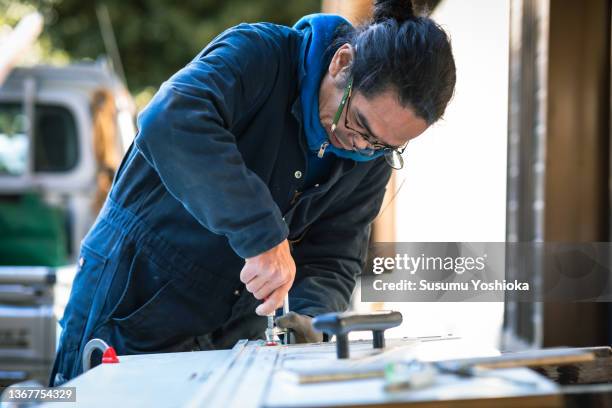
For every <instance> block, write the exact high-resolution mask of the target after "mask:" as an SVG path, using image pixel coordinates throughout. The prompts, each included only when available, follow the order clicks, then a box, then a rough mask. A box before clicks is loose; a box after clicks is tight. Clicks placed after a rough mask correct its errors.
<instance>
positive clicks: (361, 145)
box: [351, 132, 370, 150]
mask: <svg viewBox="0 0 612 408" xmlns="http://www.w3.org/2000/svg"><path fill="white" fill-rule="evenodd" d="M351 137H352V141H353V146H355V148H357V149H359V150H364V149H367V148H369V147H370V144H369V143H368V142H367V141H366V140H365V139H364V138H363V137H361V136H359V135H358V134H357V133H355V132H351Z"/></svg>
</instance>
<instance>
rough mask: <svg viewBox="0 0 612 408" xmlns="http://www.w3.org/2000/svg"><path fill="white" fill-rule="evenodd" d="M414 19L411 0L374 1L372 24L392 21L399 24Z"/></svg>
mask: <svg viewBox="0 0 612 408" xmlns="http://www.w3.org/2000/svg"><path fill="white" fill-rule="evenodd" d="M414 18H415V14H414V7H413V5H412V1H411V0H376V1H375V2H374V13H373V21H374V23H380V22H383V21H385V20H389V19H393V20H396V21H397V22H398V23H399V24H401V23H403V22H404V21H406V20H413V19H414Z"/></svg>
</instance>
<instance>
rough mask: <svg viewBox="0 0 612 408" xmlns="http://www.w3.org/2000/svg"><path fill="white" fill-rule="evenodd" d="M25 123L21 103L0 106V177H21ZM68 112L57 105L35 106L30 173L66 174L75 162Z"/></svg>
mask: <svg viewBox="0 0 612 408" xmlns="http://www.w3.org/2000/svg"><path fill="white" fill-rule="evenodd" d="M26 122H27V120H26V116H25V114H24V111H23V105H21V104H0V174H8V175H16V176H18V175H22V174H24V173H25V172H26V171H27V158H28V155H29V154H30V153H29V147H28V137H27V123H26ZM78 147H79V146H78V137H77V129H76V122H75V119H74V117H73V116H72V113H71V112H70V111H69V110H68V109H67V108H65V107H62V106H57V105H42V104H40V105H36V107H35V127H34V149H33V150H34V172H45V173H49V172H50V173H57V172H66V171H69V170H71V169H72V168H73V167H74V166H76V164H77V162H78Z"/></svg>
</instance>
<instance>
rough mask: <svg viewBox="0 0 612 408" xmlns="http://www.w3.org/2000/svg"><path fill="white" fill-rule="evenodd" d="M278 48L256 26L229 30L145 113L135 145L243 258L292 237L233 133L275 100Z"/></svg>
mask: <svg viewBox="0 0 612 408" xmlns="http://www.w3.org/2000/svg"><path fill="white" fill-rule="evenodd" d="M278 47H279V45H278V44H277V43H276V42H275V40H274V39H273V38H271V36H270V34H269V33H264V32H262V31H261V30H259V29H255V28H253V26H250V25H240V26H238V27H235V28H233V29H230V30H228V31H226V32H225V33H223V34H221V35H220V36H219V37H217V38H216V39H215V40H214V41H213V42H212V43H211V44H210V45H209V46H208V47H207V48H206V49H204V51H202V53H200V54H199V55H198V56H197V57H196V58H195V59H194V60H193V61H191V62H190V63H189V64H188V65H187V66H186V67H184V68H183V69H181V70H180V71H178V72H177V73H176V74H175V75H173V76H172V77H171V78H170V79H169V80H168V81H166V82H165V83H164V84H163V85H162V86H161V88H160V89H159V91H158V92H157V94H156V95H155V96H154V98H153V99H152V101H151V102H150V104H149V105H148V106H147V107H146V108H145V110H143V112H142V113H141V114H140V115H139V117H138V130H139V132H138V135H137V137H136V140H135V143H136V145H137V147H138V149H139V150H140V151H141V152H142V154H143V155H144V157H145V158H146V160H147V161H148V163H149V164H150V165H151V166H152V167H153V168H154V169H155V171H156V172H157V173H158V174H159V176H160V178H161V181H162V183H163V184H164V186H165V187H166V189H167V190H168V191H169V192H170V193H171V194H172V195H173V196H174V197H175V198H176V199H177V200H178V201H180V202H181V203H182V204H183V206H184V207H185V208H186V209H187V211H189V213H191V215H193V216H194V217H195V218H196V219H197V220H198V222H199V223H200V224H201V225H203V226H204V227H205V228H207V229H209V230H210V231H212V232H214V233H216V234H220V235H224V236H226V237H227V238H228V240H229V244H230V245H231V247H232V248H233V250H234V251H235V252H236V253H237V254H238V255H239V256H241V257H243V258H249V257H252V256H255V255H258V254H260V253H262V252H264V251H266V250H268V249H270V248H272V247H274V246H275V245H277V244H279V243H280V242H282V241H283V240H284V239H285V238H286V237H287V235H288V228H287V225H286V224H285V221H284V220H283V217H282V214H281V211H280V209H279V208H278V206H277V205H276V203H275V202H274V200H273V199H272V195H271V194H270V191H269V189H268V187H267V185H266V184H265V183H264V182H263V181H262V180H261V179H260V178H259V177H258V176H257V175H256V174H255V173H253V172H252V171H251V170H249V169H248V168H247V167H246V165H245V163H244V161H243V158H242V155H241V153H240V152H239V150H238V148H237V145H236V137H235V135H234V134H232V132H231V131H230V129H232V126H233V125H234V124H236V122H237V121H239V120H241V119H243V118H245V117H246V116H247V115H252V114H253V113H254V112H256V111H257V109H258V108H259V107H260V106H261V105H262V104H263V102H264V101H265V99H266V98H267V97H268V95H269V93H270V91H271V89H272V87H273V85H274V80H275V77H276V71H277V70H278V69H279V60H280V57H279V52H280V51H279V50H278ZM262 61H265V63H262Z"/></svg>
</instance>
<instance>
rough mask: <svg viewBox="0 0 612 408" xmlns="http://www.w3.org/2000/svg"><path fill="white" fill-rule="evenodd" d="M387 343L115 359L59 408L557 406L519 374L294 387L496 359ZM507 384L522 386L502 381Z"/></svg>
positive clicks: (448, 344) (543, 385)
mask: <svg viewBox="0 0 612 408" xmlns="http://www.w3.org/2000/svg"><path fill="white" fill-rule="evenodd" d="M387 343H388V344H387V345H388V348H387V351H386V352H385V353H383V354H380V353H379V352H378V351H373V349H372V344H371V342H370V341H356V342H351V345H350V353H351V359H350V360H337V359H336V352H335V343H315V344H307V345H290V346H276V347H266V346H263V343H262V342H247V341H244V340H243V341H240V342H239V343H237V344H236V346H235V347H234V348H233V349H232V350H222V351H199V352H187V353H169V354H149V355H139V356H120V357H119V359H120V363H119V364H102V365H100V366H98V367H95V368H93V369H92V370H90V371H88V372H87V373H85V374H83V375H81V376H79V377H77V378H75V379H73V380H72V381H69V382H68V383H66V384H65V386H72V387H76V398H77V402H76V403H62V407H65V408H68V407H88V408H89V407H105V408H106V407H123V406H129V407H208V406H211V407H221V406H222V407H234V406H235V407H240V408H244V407H254V408H255V407H270V408H272V407H323V406H326V407H328V406H343V407H347V406H367V405H376V406H390V405H392V406H398V405H408V406H413V405H414V404H415V403H416V404H417V405H419V406H423V405H421V404H423V403H426V404H425V405H427V406H430V405H428V404H429V403H430V402H438V403H448V402H449V401H454V400H463V401H464V402H465V403H466V404H467V405H463V406H471V405H472V404H471V403H473V402H474V400H478V401H483V402H484V406H487V401H488V402H489V403H494V404H495V406H496V407H498V408H499V407H502V406H512V405H511V402H512V401H513V398H512V397H518V396H526V395H527V396H528V398H527V399H525V400H524V401H523V402H522V403H521V405H520V406H534V407H535V406H538V407H544V406H550V407H553V406H558V402H559V399H558V390H557V387H556V386H555V384H554V383H552V382H550V381H548V380H546V379H544V378H543V377H541V376H539V375H537V374H536V373H534V372H532V371H530V370H528V369H523V368H518V369H507V370H496V373H497V374H496V378H462V379H458V378H457V377H455V376H454V375H449V374H447V375H439V376H438V377H436V380H435V382H434V383H433V384H432V385H431V386H430V387H427V388H424V389H421V390H409V391H401V392H387V391H385V390H384V379H382V378H372V379H360V380H350V381H341V382H327V383H315V384H300V383H299V382H298V381H297V380H296V378H297V375H296V372H298V371H300V370H303V369H309V368H310V369H312V368H315V369H318V368H321V369H327V368H332V369H333V368H336V367H339V366H347V365H349V366H351V365H352V366H354V367H367V365H368V364H372V363H374V364H375V363H377V362H378V363H380V361H388V360H392V361H397V360H398V359H406V358H411V357H416V358H419V359H420V360H423V361H438V360H446V359H458V358H469V357H476V356H492V355H496V354H498V353H497V352H496V351H495V350H486V349H480V350H479V351H477V352H475V351H474V347H473V346H474V345H473V344H467V343H466V342H465V341H463V340H461V339H453V338H441V337H432V338H419V339H391V340H388V341H387ZM504 376H506V377H513V378H516V379H518V380H520V381H522V382H523V385H521V383H517V382H512V381H505V380H503V379H501V378H500V377H504ZM524 383H532V385H529V386H525V385H524ZM506 399H507V401H508V404H507V405H504V401H506ZM470 401H471V403H470ZM513 403H514V404H516V402H513ZM529 404H531V405H529ZM44 406H46V407H51V406H53V407H55V406H56V404H54V405H51V404H46V405H44Z"/></svg>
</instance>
